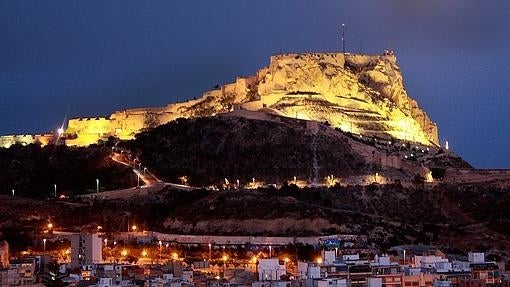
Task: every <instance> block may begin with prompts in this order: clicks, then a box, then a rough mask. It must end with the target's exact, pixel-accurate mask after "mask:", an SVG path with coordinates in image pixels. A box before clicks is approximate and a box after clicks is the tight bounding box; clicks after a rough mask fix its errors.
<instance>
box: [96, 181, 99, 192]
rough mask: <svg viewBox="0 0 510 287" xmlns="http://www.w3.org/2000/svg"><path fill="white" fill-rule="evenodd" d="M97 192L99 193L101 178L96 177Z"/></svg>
mask: <svg viewBox="0 0 510 287" xmlns="http://www.w3.org/2000/svg"><path fill="white" fill-rule="evenodd" d="M96 193H99V178H96Z"/></svg>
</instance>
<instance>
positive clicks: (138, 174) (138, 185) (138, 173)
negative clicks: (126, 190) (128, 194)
mask: <svg viewBox="0 0 510 287" xmlns="http://www.w3.org/2000/svg"><path fill="white" fill-rule="evenodd" d="M136 175H137V176H138V184H137V187H140V171H138V172H137V173H136Z"/></svg>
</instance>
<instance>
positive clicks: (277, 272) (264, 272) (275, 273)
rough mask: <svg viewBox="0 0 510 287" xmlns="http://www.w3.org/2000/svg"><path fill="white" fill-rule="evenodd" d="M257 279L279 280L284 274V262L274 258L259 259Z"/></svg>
mask: <svg viewBox="0 0 510 287" xmlns="http://www.w3.org/2000/svg"><path fill="white" fill-rule="evenodd" d="M258 269H259V281H266V280H280V277H281V276H282V275H285V273H286V270H285V263H280V260H278V259H277V258H275V259H259V266H258Z"/></svg>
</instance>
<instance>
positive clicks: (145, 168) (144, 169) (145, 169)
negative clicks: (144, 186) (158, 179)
mask: <svg viewBox="0 0 510 287" xmlns="http://www.w3.org/2000/svg"><path fill="white" fill-rule="evenodd" d="M146 171H147V167H144V168H143V175H145V172H146Z"/></svg>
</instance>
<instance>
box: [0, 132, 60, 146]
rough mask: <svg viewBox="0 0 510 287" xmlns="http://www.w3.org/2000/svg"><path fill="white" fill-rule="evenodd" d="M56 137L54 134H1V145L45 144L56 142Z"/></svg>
mask: <svg viewBox="0 0 510 287" xmlns="http://www.w3.org/2000/svg"><path fill="white" fill-rule="evenodd" d="M55 140H56V137H55V135H54V134H37V135H7V136H0V147H4V148H8V147H10V146H11V145H14V144H21V145H28V144H36V143H37V144H41V145H42V146H45V145H47V144H50V143H54V142H55Z"/></svg>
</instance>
